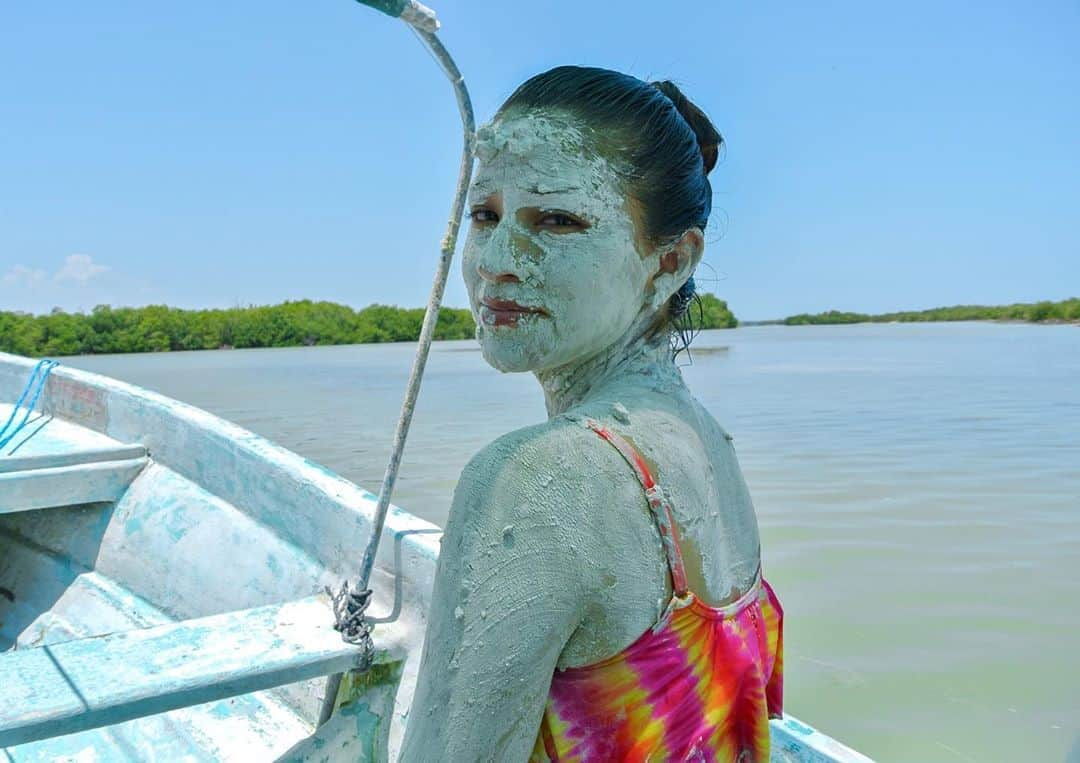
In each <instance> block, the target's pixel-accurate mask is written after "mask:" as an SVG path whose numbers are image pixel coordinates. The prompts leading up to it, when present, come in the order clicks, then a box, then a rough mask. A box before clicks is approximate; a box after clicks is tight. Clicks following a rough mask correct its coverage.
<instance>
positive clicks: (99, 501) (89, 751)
mask: <svg viewBox="0 0 1080 763" xmlns="http://www.w3.org/2000/svg"><path fill="white" fill-rule="evenodd" d="M35 368H36V364H35V361H34V360H32V359H29V358H23V357H18V356H15V355H8V354H4V353H0V422H3V421H9V420H10V421H11V422H13V425H14V426H17V425H18V424H19V423H20V422H22V421H23V420H24V419H25V424H24V425H23V426H22V428H21V429H20V430H19V432H18V433H17V434H16V435H15V436H14V437H13V438H11V439H10V440H8V442H7V443H6V444H5V445H4V446H3V448H2V449H0V698H2V699H3V702H2V703H0V750H2V751H3V753H4V754H5V755H6V758H5V759H4V760H5V763H24V762H25V761H58V760H68V761H79V763H88V762H90V761H152V760H161V761H181V760H183V761H251V760H260V761H262V760H283V761H308V760H311V761H315V760H318V761H334V760H350V761H355V760H372V761H382V760H394V759H396V756H397V749H398V744H399V742H400V738H401V734H402V731H403V729H404V725H405V721H406V719H407V716H408V712H409V705H410V700H411V698H412V690H413V685H414V683H415V671H416V669H417V663H418V662H419V657H420V649H421V646H422V643H423V637H424V629H425V613H426V612H427V609H428V606H429V604H430V595H431V585H432V580H433V576H434V572H435V562H436V559H437V556H438V552H439V533H440V530H439V528H437V527H436V526H434V525H432V524H430V523H429V522H426V521H424V520H422V519H419V518H418V517H415V516H413V515H411V514H409V513H407V512H405V511H402V510H401V509H398V508H396V507H392V508H391V510H390V513H389V515H388V516H387V519H386V523H385V525H384V527H383V537H382V542H381V544H380V546H379V552H378V555H377V557H376V563H375V571H374V574H373V576H372V579H371V587H372V589H373V591H374V602H373V604H372V606H371V613H373V615H374V616H375V617H376V619H379V616H380V615H381V616H382V618H383V619H384V621H383V622H378V623H377V624H376V625H375V626H374V631H373V639H374V646H375V652H374V662H373V664H372V666H371V668H370V669H369V670H366V671H361V670H358V668H359V667H360V666H361V665H362V663H363V660H364V656H365V653H364V650H363V649H361V648H360V647H357V646H353V645H350V644H347V643H345V642H344V641H343V640H342V638H341V635H340V634H339V633H338V632H337V631H335V630H334V613H333V611H332V607H331V602H330V598H329V597H328V596H327V595H326V594H325V593H321V591H323V589H324V587H325V586H331V587H333V588H334V589H335V590H336V589H337V587H338V586H339V585H340V583H341V581H343V580H345V579H348V578H353V577H354V576H355V574H356V568H357V566H358V562H359V559H358V556H359V551H360V549H363V548H364V546H365V544H366V543H367V541H368V539H369V535H370V531H371V527H372V518H373V514H374V508H375V503H376V497H375V495H373V494H372V493H370V492H368V491H366V490H364V489H362V488H360V487H358V486H357V485H355V484H353V483H352V482H349V481H348V480H346V479H343V478H342V477H340V476H338V475H336V474H334V473H332V472H330V471H328V470H327V469H325V468H323V467H321V466H319V465H318V464H315V463H313V462H311V461H309V460H307V459H304V458H302V457H301V456H299V455H297V454H295V453H292V452H290V451H288V450H286V449H284V448H282V447H280V446H278V445H275V444H273V443H271V442H269V441H267V440H265V439H263V438H261V437H259V436H258V435H255V434H253V433H251V432H249V431H247V430H244V429H242V428H240V427H238V426H236V425H234V424H231V423H229V422H227V421H224V420H222V419H220V418H218V417H216V416H213V415H211V414H209V413H207V412H205V411H202V410H199V409H197V408H194V407H192V406H189V405H186V404H184V403H181V402H177V401H175V400H171V399H169V398H166V397H164V396H162V395H158V394H156V393H153V392H150V391H148V390H144V389H141V388H139V387H135V386H132V385H130V384H125V383H123V382H120V381H116V380H113V379H109V378H106V377H103V376H99V375H96V374H91V373H86V372H83V371H79V370H75V369H71V368H66V367H65V366H63V365H60V366H58V367H56V368H55V369H52V370H51V372H50V373H49V374H48V377H47V379H46V380H45V382H44V384H43V385H42V393H41V396H40V399H39V400H38V401H37V404H36V409H35V410H34V411H33V413H32V414H30V415H27V414H28V409H27V406H28V405H30V404H31V403H30V400H29V397H30V396H29V395H28V396H24V404H23V406H22V408H20V409H19V410H17V411H16V410H14V405H15V403H16V402H18V400H19V398H20V393H21V392H23V391H25V390H27V389H28V380H29V379H30V378H31V376H32V374H33V372H34V371H35ZM39 370H40V369H39ZM40 375H41V374H39V378H40ZM14 414H17V415H14ZM12 431H13V428H11V427H9V429H8V431H7V434H6V435H2V436H0V440H3V439H6V437H8V436H10V434H11V432H12ZM343 671H344V672H346V678H345V680H344V681H342V683H341V688H340V689H339V691H338V694H337V699H336V701H335V703H334V706H335V708H336V710H335V712H334V714H333V715H332V716H331V717H330V719H329V720H328V721H327V722H325V723H324V724H322V725H319V723H318V721H319V718H320V709H321V708H322V705H323V699H324V694H325V693H326V686H327V683H328V681H327V677H328V676H330V675H332V674H335V673H338V672H343ZM771 729H772V747H773V755H772V759H773V760H775V761H788V762H789V763H794V762H796V761H806V762H808V763H809V762H810V761H813V762H814V763H823V762H825V761H837V762H838V763H839V762H844V763H851V762H853V761H860V762H862V763H865V762H866V761H868V760H869V759H868V758H866V757H865V756H863V755H860V754H859V753H856V752H854V751H852V750H850V749H848V748H847V747H845V746H844V745H842V744H840V743H838V742H836V741H835V740H833V739H831V738H830V737H828V736H827V735H825V734H822V733H821V732H819V731H816V730H814V729H813V728H811V727H810V726H808V725H806V724H804V723H802V722H800V721H799V720H797V719H796V718H794V717H791V716H785V717H784V718H782V719H776V720H774V721H772V724H771ZM432 759H433V760H437V759H438V755H437V753H435V754H433V757H432Z"/></svg>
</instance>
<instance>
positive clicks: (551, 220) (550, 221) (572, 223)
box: [537, 212, 581, 228]
mask: <svg viewBox="0 0 1080 763" xmlns="http://www.w3.org/2000/svg"><path fill="white" fill-rule="evenodd" d="M537 224H538V225H545V226H550V227H552V228H579V227H581V222H580V221H579V220H577V218H574V217H571V216H570V215H567V214H563V213H562V212H547V213H546V214H544V215H542V216H541V217H540V219H539V220H538V221H537Z"/></svg>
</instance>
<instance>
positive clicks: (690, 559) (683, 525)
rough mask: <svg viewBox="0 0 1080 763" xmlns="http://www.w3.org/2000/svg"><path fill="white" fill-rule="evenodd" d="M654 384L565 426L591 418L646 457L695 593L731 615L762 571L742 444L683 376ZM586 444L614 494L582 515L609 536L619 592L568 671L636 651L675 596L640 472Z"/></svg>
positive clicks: (580, 640) (582, 633)
mask: <svg viewBox="0 0 1080 763" xmlns="http://www.w3.org/2000/svg"><path fill="white" fill-rule="evenodd" d="M665 376H668V375H665ZM646 381H647V382H648V383H647V384H646V385H635V384H633V383H632V380H631V384H626V383H623V384H620V385H618V386H617V387H615V388H613V389H611V390H609V391H608V395H607V397H610V398H611V400H610V401H608V400H602V401H592V402H590V403H588V404H587V405H584V406H581V407H580V408H577V409H574V410H572V411H570V412H568V413H567V414H564V416H566V417H569V418H571V419H576V420H580V419H581V418H583V417H589V416H591V417H593V418H595V419H597V420H598V421H601V422H604V423H606V424H607V425H608V426H609V427H610V428H611V429H612V430H613V431H615V432H617V433H618V434H620V435H622V436H623V437H625V438H627V440H628V441H629V442H630V443H632V444H633V445H634V446H635V447H636V448H637V450H638V451H639V452H640V453H641V455H642V456H643V458H644V459H645V462H646V463H647V464H648V465H649V467H650V471H651V472H652V474H653V476H654V478H655V479H656V481H657V482H658V483H659V484H660V485H661V486H662V487H663V490H664V492H665V493H666V495H667V497H668V499H669V500H670V503H671V507H672V513H673V517H672V519H673V521H674V523H675V526H676V527H677V528H678V533H679V538H680V545H681V548H682V556H683V559H684V561H685V567H686V576H687V582H688V584H689V588H690V590H692V591H694V593H695V594H696V595H697V597H698V598H700V599H701V600H702V601H703V602H704V603H705V604H708V605H710V606H714V607H718V606H723V605H725V604H728V603H730V602H732V601H735V600H736V599H738V598H739V597H740V596H742V595H743V594H744V593H746V591H748V590H749V589H750V587H751V585H752V584H753V582H754V579H755V575H756V574H757V571H758V567H759V563H760V542H759V539H758V529H757V519H756V517H755V514H754V508H753V504H752V502H751V499H750V494H749V491H748V489H747V487H746V482H745V480H744V479H743V476H742V471H741V469H740V468H739V464H738V459H737V457H736V454H735V449H734V446H733V443H732V439H731V437H730V435H728V434H727V432H725V431H724V430H723V428H722V427H721V426H720V425H719V424H718V423H717V422H716V420H715V419H714V418H713V417H712V416H711V415H710V414H709V413H708V412H707V411H705V410H704V409H703V408H702V407H701V406H700V404H699V403H698V402H697V401H696V400H694V399H693V398H692V397H691V395H690V394H689V392H688V391H687V389H686V387H685V385H684V384H683V383H682V380H681V378H680V377H679V375H678V372H677V371H676V370H675V369H674V368H672V369H671V374H670V376H668V378H664V379H657V378H655V377H651V378H649V379H648V380H646ZM548 425H549V426H550V425H551V422H549V423H548ZM594 439H595V438H594ZM583 444H584V445H585V446H586V447H591V448H593V449H595V450H597V451H599V453H598V454H597V455H598V457H601V458H603V457H604V456H605V455H606V458H605V461H606V462H607V466H608V468H607V469H606V470H605V477H606V478H607V479H610V480H612V483H611V487H612V492H611V495H610V498H608V499H606V500H604V501H603V503H604V504H606V505H603V506H600V507H592V508H591V509H590V508H587V507H581V508H580V509H578V510H581V511H589V510H591V511H595V512H597V514H598V519H599V521H600V522H601V523H602V524H601V526H602V527H603V531H604V534H606V535H607V542H606V543H604V544H603V546H602V547H601V548H602V549H603V550H604V553H603V554H602V557H601V559H602V564H603V565H604V566H605V567H606V570H605V573H604V574H608V575H610V576H611V577H612V578H614V580H615V581H616V582H613V584H612V585H611V586H610V588H609V589H608V590H607V591H606V592H605V595H604V596H603V597H602V599H601V601H600V602H599V603H598V604H596V605H595V606H594V607H593V608H592V610H591V611H590V613H589V616H588V617H586V618H585V620H584V621H583V622H582V623H581V625H580V626H579V628H578V630H577V631H576V632H575V633H574V635H573V636H572V637H571V639H570V641H569V643H567V645H566V647H565V648H564V649H563V651H562V654H561V656H560V658H559V667H561V668H566V667H571V666H579V665H587V664H589V663H593V662H597V661H599V660H602V659H605V658H607V657H609V656H611V655H612V654H614V653H616V652H618V651H620V650H621V649H622V648H624V647H626V646H628V645H629V644H630V643H631V642H633V641H634V640H635V639H636V638H637V637H638V636H640V635H641V633H642V632H644V631H645V629H647V628H649V627H651V626H652V625H653V624H654V623H655V622H656V620H657V618H658V617H659V616H660V614H661V612H662V611H663V609H664V607H665V606H666V604H667V602H668V600H669V599H670V597H671V594H672V586H671V580H670V577H669V575H668V567H667V563H666V561H665V556H664V551H663V546H662V543H661V540H660V536H659V534H658V533H657V528H656V524H655V522H654V519H653V517H652V515H651V514H650V513H649V511H648V507H647V505H646V502H645V500H644V496H643V494H642V492H641V488H640V486H639V483H638V481H637V479H636V477H635V475H634V472H633V471H632V470H631V469H630V468H629V467H628V466H627V465H626V463H625V462H624V461H623V460H622V459H621V458H620V457H619V456H618V454H617V453H616V452H615V451H614V450H613V449H612V448H611V447H610V446H607V445H605V444H604V443H603V442H602V441H600V440H599V439H596V441H595V442H590V441H589V440H587V439H586V440H585V443H583ZM560 456H562V454H561V453H552V454H551V457H552V458H554V459H558V458H559V457H560ZM628 499H629V500H628ZM567 520H568V521H572V518H570V517H568V518H567Z"/></svg>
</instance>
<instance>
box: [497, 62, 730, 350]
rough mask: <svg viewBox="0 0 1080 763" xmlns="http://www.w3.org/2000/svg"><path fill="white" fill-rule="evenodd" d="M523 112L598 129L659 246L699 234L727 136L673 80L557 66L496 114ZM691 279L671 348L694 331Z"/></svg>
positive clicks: (675, 300)
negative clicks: (558, 113)
mask: <svg viewBox="0 0 1080 763" xmlns="http://www.w3.org/2000/svg"><path fill="white" fill-rule="evenodd" d="M519 109H551V110H563V111H566V112H568V113H570V114H572V115H573V116H575V117H577V118H579V119H581V120H582V121H583V122H585V123H586V124H587V125H588V126H589V127H591V128H593V129H594V130H596V133H597V136H598V141H599V145H598V146H597V148H598V149H599V150H601V151H602V152H605V153H611V154H613V156H614V157H615V158H618V159H621V160H622V162H621V163H622V164H624V165H625V167H626V169H625V171H623V170H619V171H620V172H623V174H624V177H623V182H624V183H625V186H626V187H625V190H626V192H627V194H628V195H629V196H630V197H631V198H633V199H634V200H636V201H637V202H638V203H639V204H640V205H641V209H642V212H643V218H644V219H643V221H642V222H643V224H644V228H645V229H644V231H643V233H644V234H645V236H646V237H647V238H648V239H650V240H652V241H656V242H660V241H664V240H665V239H668V238H672V237H675V236H680V235H682V234H683V233H684V232H685V231H686V230H687V229H689V228H692V227H695V226H696V227H699V228H701V229H702V230H704V229H705V226H706V225H707V224H708V222H709V213H710V212H711V211H712V186H711V185H710V184H709V178H708V174H709V172H710V171H711V170H712V168H713V167H714V166H716V161H717V158H718V157H719V154H720V149H721V147H722V146H723V143H724V139H723V138H722V137H721V136H720V133H719V132H717V130H716V128H715V127H714V126H713V124H712V122H710V121H709V118H708V117H707V116H705V114H704V112H702V111H701V109H699V108H698V107H697V106H695V105H694V104H693V103H691V102H690V101H689V100H688V99H687V98H686V96H685V95H683V94H682V91H680V90H679V88H678V87H676V86H675V84H674V83H672V82H669V81H667V80H664V81H660V82H645V81H643V80H640V79H638V78H637V77H631V76H630V75H629V74H622V73H620V72H615V71H611V70H610V69H599V68H595V67H585V66H558V67H556V68H554V69H550V70H549V71H546V72H543V73H542V74H537V75H536V76H535V77H532V78H531V79H529V80H527V81H526V82H525V83H523V84H522V85H521V86H520V87H519V88H518V89H517V90H515V91H514V92H513V94H512V95H511V96H510V97H509V98H508V99H507V100H506V102H505V103H504V104H503V105H502V107H500V109H499V111H498V113H497V114H496V117H498V116H502V115H504V114H506V113H508V112H511V111H516V110H519ZM696 296H697V295H696V293H695V290H694V279H693V278H692V277H691V278H690V279H688V280H687V282H686V283H685V284H683V285H682V287H681V288H680V289H679V290H678V291H677V292H676V293H675V294H674V295H672V297H671V300H670V301H669V303H668V315H669V317H670V319H671V324H672V334H673V349H674V350H675V352H676V353H678V352H679V351H680V350H683V349H686V348H687V346H688V345H689V343H690V340H691V339H692V338H693V335H694V333H696V331H695V328H694V321H693V317H692V313H691V306H692V303H693V302H694V301H695V299H696ZM699 311H700V306H699Z"/></svg>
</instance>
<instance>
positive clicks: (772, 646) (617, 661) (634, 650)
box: [529, 420, 784, 763]
mask: <svg viewBox="0 0 1080 763" xmlns="http://www.w3.org/2000/svg"><path fill="white" fill-rule="evenodd" d="M586 424H587V426H588V427H589V428H590V429H591V430H592V431H594V432H595V433H596V434H598V435H599V436H600V437H602V438H603V439H604V440H606V441H607V442H609V443H611V444H612V445H613V446H615V448H617V449H618V451H619V453H621V454H622V456H623V458H624V459H626V461H627V462H628V463H629V464H630V465H631V466H632V467H633V468H634V471H635V473H636V474H637V477H638V480H640V482H641V486H642V487H643V488H644V490H645V497H646V499H647V500H648V503H649V508H650V510H651V512H652V515H653V517H654V519H655V520H656V525H657V528H658V529H659V531H660V536H661V538H662V539H663V542H664V550H665V553H666V556H667V562H668V568H669V570H670V571H671V580H672V588H673V591H674V595H673V596H672V598H671V601H670V603H669V604H668V606H667V609H666V610H665V611H664V614H663V615H662V616H661V618H660V620H659V621H658V622H657V623H656V624H655V625H654V626H652V627H651V628H650V629H649V630H647V631H645V633H643V634H642V635H641V636H640V637H639V638H638V639H637V640H636V641H635V642H634V643H633V644H631V645H630V646H628V647H627V648H626V649H624V650H623V651H621V652H619V653H618V654H616V655H614V656H612V657H609V658H608V659H606V660H602V661H601V662H596V663H593V664H591V665H585V666H582V667H576V668H568V669H566V670H556V671H555V675H554V677H553V678H552V680H551V690H550V692H549V694H548V701H547V706H546V707H545V708H544V715H543V719H542V721H541V724H540V734H539V736H538V737H537V740H536V745H535V747H534V748H533V752H532V755H531V756H530V758H529V760H530V761H559V762H560V763H567V762H569V761H589V762H590V763H597V762H599V761H627V762H630V761H716V762H717V763H733V762H734V761H738V763H744V762H745V763H750V762H752V761H762V762H763V761H768V759H769V718H770V717H776V716H779V715H780V714H781V711H782V701H783V700H782V697H783V619H784V614H783V610H782V609H781V607H780V602H779V601H778V600H777V598H776V594H775V593H773V590H772V588H770V587H769V584H768V583H766V582H765V581H764V580H763V579H762V578H761V573H760V570H759V572H758V575H757V577H756V579H755V582H754V584H753V585H752V586H751V588H750V590H749V591H747V593H746V594H745V595H743V596H742V597H741V598H740V599H739V600H738V601H736V602H734V603H732V604H729V605H727V606H724V607H718V608H714V607H710V606H708V605H706V604H705V603H704V602H702V601H701V600H700V599H698V598H697V597H696V596H695V595H694V594H693V592H691V591H689V590H688V589H687V585H686V571H685V568H684V566H683V560H682V552H681V550H680V548H679V539H678V535H677V532H676V529H675V526H674V524H673V521H672V514H671V507H670V505H669V504H668V502H667V499H666V498H665V497H664V494H663V492H662V491H661V490H660V487H659V486H658V485H657V484H656V482H655V481H654V480H653V477H652V475H651V474H650V472H649V468H648V466H647V465H646V463H645V461H644V459H642V457H641V455H640V454H639V453H638V452H637V451H636V450H635V449H634V447H633V446H632V445H630V443H628V442H627V441H626V440H625V439H623V438H622V437H620V436H619V435H617V434H615V433H614V432H611V431H610V430H608V429H606V428H604V427H603V426H602V425H600V424H599V423H597V422H595V421H592V420H589V421H587V422H586Z"/></svg>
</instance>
